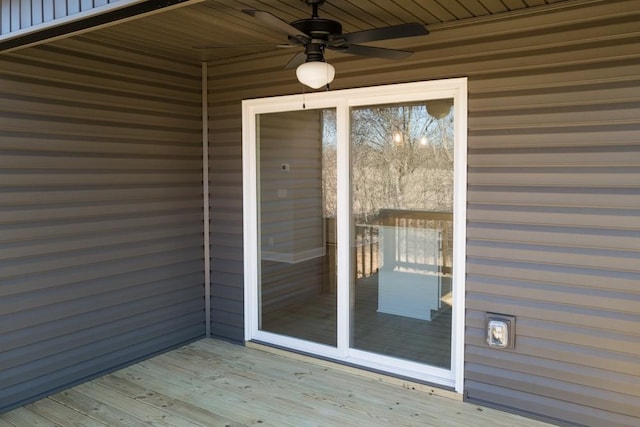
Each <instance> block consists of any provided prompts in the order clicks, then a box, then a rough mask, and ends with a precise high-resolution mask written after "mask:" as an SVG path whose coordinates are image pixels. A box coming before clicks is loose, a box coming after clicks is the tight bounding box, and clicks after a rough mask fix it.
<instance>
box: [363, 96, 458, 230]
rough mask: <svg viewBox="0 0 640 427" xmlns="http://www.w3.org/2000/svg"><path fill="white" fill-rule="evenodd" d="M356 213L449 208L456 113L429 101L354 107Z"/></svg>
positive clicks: (450, 207)
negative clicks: (431, 107) (433, 109)
mask: <svg viewBox="0 0 640 427" xmlns="http://www.w3.org/2000/svg"><path fill="white" fill-rule="evenodd" d="M351 117H352V123H351V139H352V145H351V150H352V152H351V156H352V165H353V178H352V179H353V213H354V215H356V216H359V217H363V219H364V218H366V217H367V216H369V215H375V213H376V212H377V211H379V210H380V209H410V210H437V211H451V210H452V207H453V126H452V123H453V117H452V115H451V114H449V115H447V116H445V117H444V118H443V119H441V120H436V119H434V118H433V117H431V116H430V115H429V114H428V113H427V110H426V107H425V105H424V104H423V105H411V106H384V107H373V108H362V109H354V110H352V115H351Z"/></svg>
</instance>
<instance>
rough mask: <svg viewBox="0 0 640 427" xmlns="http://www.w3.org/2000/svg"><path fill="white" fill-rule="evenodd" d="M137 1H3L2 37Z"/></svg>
mask: <svg viewBox="0 0 640 427" xmlns="http://www.w3.org/2000/svg"><path fill="white" fill-rule="evenodd" d="M118 2H124V3H127V4H131V3H136V2H137V1H136V0H1V2H0V35H5V34H10V33H14V32H17V31H20V30H25V29H28V28H31V27H36V26H41V25H42V24H47V23H51V22H53V21H55V20H58V19H62V18H67V17H70V16H73V15H76V14H79V13H81V12H88V11H91V10H93V9H96V8H104V7H105V6H107V5H109V4H113V3H118Z"/></svg>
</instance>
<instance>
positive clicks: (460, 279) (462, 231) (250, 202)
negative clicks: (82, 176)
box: [242, 78, 467, 393]
mask: <svg viewBox="0 0 640 427" xmlns="http://www.w3.org/2000/svg"><path fill="white" fill-rule="evenodd" d="M443 98H453V100H454V103H453V108H454V138H455V148H454V209H453V224H454V245H453V247H454V253H453V314H452V345H451V370H447V369H442V368H436V367H433V366H426V365H423V364H420V363H416V362H410V361H406V360H400V359H396V358H392V357H387V356H381V355H378V354H372V353H368V352H365V351H361V350H356V349H353V348H350V347H349V335H348V334H349V324H350V323H349V321H350V316H351V313H350V307H349V293H350V289H349V288H350V286H349V280H350V279H349V277H350V276H349V275H350V270H351V268H352V267H351V265H350V259H351V257H350V252H349V251H350V247H351V239H352V236H351V234H352V230H351V226H350V221H351V218H350V215H351V206H350V204H351V195H350V187H351V183H350V142H349V138H350V132H349V129H350V127H349V120H350V108H351V107H362V106H367V105H381V104H391V103H403V102H414V101H428V100H430V99H443ZM304 108H307V109H323V108H335V109H336V121H337V128H336V130H337V140H338V153H337V156H338V171H337V173H338V183H339V185H338V194H337V200H338V216H337V230H338V232H337V238H338V241H337V248H338V253H337V259H338V266H337V268H338V277H337V280H338V296H337V297H338V319H337V325H338V331H337V334H338V337H337V338H338V340H337V347H331V346H327V345H323V344H317V343H312V342H309V341H305V340H301V339H298V338H292V337H288V336H282V335H278V334H274V333H271V332H266V331H261V330H259V319H258V313H259V297H258V295H259V289H258V280H259V277H260V275H259V262H258V260H259V259H260V258H259V253H258V250H259V247H260V245H259V244H258V243H259V241H258V239H259V235H258V217H257V212H258V211H257V208H258V206H257V200H258V190H259V189H258V181H257V178H258V177H257V170H258V168H257V166H258V165H257V149H256V147H257V138H256V130H257V127H256V125H257V123H256V116H257V115H259V114H265V113H275V112H284V111H295V110H302V109H304ZM242 152H243V159H242V161H243V164H242V166H243V213H244V221H243V227H244V228H243V230H244V283H245V288H244V297H245V300H244V309H245V339H246V340H247V341H250V340H258V341H262V342H266V343H270V344H273V345H278V346H282V347H287V348H290V349H292V350H296V351H302V352H305V353H311V354H317V355H319V356H322V357H325V358H330V359H334V360H336V361H341V362H346V363H353V364H357V365H361V366H363V367H365V368H369V369H375V370H379V371H384V372H388V373H390V374H393V375H400V376H405V377H410V378H414V379H416V380H419V381H426V382H430V383H435V384H439V385H442V386H445V387H451V388H453V389H455V391H456V392H458V393H462V391H463V380H464V314H465V313H464V312H465V309H464V308H465V257H466V247H465V242H466V186H467V174H466V170H467V79H466V78H456V79H447V80H437V81H428V82H416V83H403V84H396V85H386V86H376V87H367V88H359V89H346V90H339V91H329V92H316V93H310V94H305V95H289V96H282V97H273V98H262V99H254V100H245V101H243V102H242ZM340 183H341V184H342V185H340Z"/></svg>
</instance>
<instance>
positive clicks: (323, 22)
mask: <svg viewBox="0 0 640 427" xmlns="http://www.w3.org/2000/svg"><path fill="white" fill-rule="evenodd" d="M305 2H306V3H307V4H308V5H309V6H311V7H312V13H311V17H310V18H307V19H299V20H297V21H293V22H291V23H287V22H286V21H283V20H282V19H280V18H278V17H277V16H275V15H273V14H272V13H270V12H265V11H262V10H255V9H244V10H242V12H244V13H246V14H247V15H249V16H252V17H254V18H255V19H256V20H257V21H258V22H260V23H261V24H262V25H264V26H266V27H269V28H270V29H272V30H275V31H278V32H280V33H283V34H285V35H286V36H287V37H288V41H289V44H286V45H277V46H278V47H304V51H301V52H300V53H298V54H296V55H295V56H294V57H293V58H292V59H291V60H290V61H289V62H288V63H287V65H286V66H285V69H291V68H296V67H297V69H296V75H297V76H298V80H299V81H300V82H301V83H303V84H305V85H307V86H309V87H312V88H314V89H318V88H320V87H322V86H326V85H328V84H329V83H331V81H332V80H333V77H334V76H335V69H334V68H333V66H332V65H331V64H328V63H327V62H326V61H325V58H324V52H325V49H331V50H335V51H338V52H342V53H347V54H352V55H361V56H369V57H375V58H386V59H403V58H406V57H408V56H409V55H411V54H412V53H413V52H410V51H406V50H397V49H386V48H381V47H373V46H365V45H362V44H361V43H368V42H374V41H380V40H389V39H397V38H403V37H413V36H421V35H427V34H429V31H428V30H427V29H426V28H425V27H424V26H423V25H421V24H418V23H407V24H400V25H392V26H389V27H383V28H374V29H371V30H363V31H357V32H354V33H347V34H342V25H341V24H340V23H339V22H337V21H333V20H331V19H325V18H320V16H319V15H318V8H319V6H321V5H322V4H324V3H325V0H305ZM205 47H206V46H205Z"/></svg>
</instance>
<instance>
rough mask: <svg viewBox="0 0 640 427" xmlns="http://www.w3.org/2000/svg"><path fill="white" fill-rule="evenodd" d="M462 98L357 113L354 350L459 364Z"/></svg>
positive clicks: (354, 141)
mask: <svg viewBox="0 0 640 427" xmlns="http://www.w3.org/2000/svg"><path fill="white" fill-rule="evenodd" d="M452 104H453V100H452V99H441V100H431V101H425V102H423V103H417V104H403V105H380V106H367V107H365V108H353V109H352V110H351V167H352V188H351V194H352V222H353V226H354V230H353V231H354V238H353V246H354V248H353V250H354V257H353V261H352V262H353V277H352V280H353V282H352V285H351V286H352V288H351V292H352V302H353V303H352V335H351V346H352V347H353V348H356V349H359V350H365V351H369V352H373V353H377V354H382V355H385V356H391V357H397V358H401V359H406V360H410V361H415V362H420V363H425V364H428V365H433V366H437V367H442V368H446V369H450V367H451V312H452V307H451V305H452V281H451V272H452V258H453V247H452V246H453V177H454V171H453V164H454V161H453V159H454V156H453V149H454V138H453V130H454V127H453V120H454V117H453V109H452V108H451V106H452Z"/></svg>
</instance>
